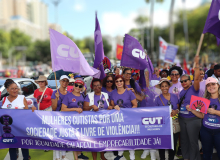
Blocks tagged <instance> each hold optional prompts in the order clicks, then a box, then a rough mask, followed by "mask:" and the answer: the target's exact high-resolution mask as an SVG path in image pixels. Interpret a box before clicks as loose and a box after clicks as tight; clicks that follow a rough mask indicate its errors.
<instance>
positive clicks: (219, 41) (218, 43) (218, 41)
mask: <svg viewBox="0 0 220 160" xmlns="http://www.w3.org/2000/svg"><path fill="white" fill-rule="evenodd" d="M216 39H217V45H218V46H219V45H220V38H218V37H216Z"/></svg>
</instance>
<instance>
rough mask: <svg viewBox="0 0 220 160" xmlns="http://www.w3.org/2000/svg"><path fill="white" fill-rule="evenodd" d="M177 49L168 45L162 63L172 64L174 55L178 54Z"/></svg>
mask: <svg viewBox="0 0 220 160" xmlns="http://www.w3.org/2000/svg"><path fill="white" fill-rule="evenodd" d="M178 48H179V47H178V46H176V45H173V44H168V45H167V49H166V53H165V58H164V62H168V63H174V60H175V57H176V54H177V52H178Z"/></svg>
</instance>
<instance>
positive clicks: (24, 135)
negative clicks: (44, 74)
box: [0, 106, 173, 152]
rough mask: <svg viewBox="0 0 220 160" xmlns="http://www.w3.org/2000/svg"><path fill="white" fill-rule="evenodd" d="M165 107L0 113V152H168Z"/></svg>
mask: <svg viewBox="0 0 220 160" xmlns="http://www.w3.org/2000/svg"><path fill="white" fill-rule="evenodd" d="M170 112H171V110H170V108H169V106H165V107H164V106H162V107H146V108H135V109H134V108H131V109H121V110H120V111H116V110H103V111H98V112H92V111H85V112H83V113H81V114H78V113H75V112H58V111H52V112H49V111H35V112H31V111H30V110H13V109H10V110H9V109H1V112H0V122H1V123H0V149H3V148H29V149H48V150H70V151H95V152H100V151H114V150H116V151H118V150H134V149H135V150H136V149H172V148H173V142H172V139H173V137H172V136H173V133H172V126H171V125H172V123H171V122H172V120H171V118H170Z"/></svg>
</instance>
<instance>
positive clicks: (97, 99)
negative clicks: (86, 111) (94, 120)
mask: <svg viewBox="0 0 220 160" xmlns="http://www.w3.org/2000/svg"><path fill="white" fill-rule="evenodd" d="M84 101H85V102H90V100H89V96H88V95H87V96H86V98H85V100H84ZM107 101H109V99H107ZM94 105H96V106H97V107H99V109H100V110H105V109H108V105H107V103H106V99H105V97H104V95H102V96H100V95H94Z"/></svg>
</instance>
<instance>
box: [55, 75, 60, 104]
mask: <svg viewBox="0 0 220 160" xmlns="http://www.w3.org/2000/svg"><path fill="white" fill-rule="evenodd" d="M54 77H55V82H56V88H57V77H56V72H54ZM57 93H58V94H59V91H58V88H57ZM58 100H59V97H58Z"/></svg>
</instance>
